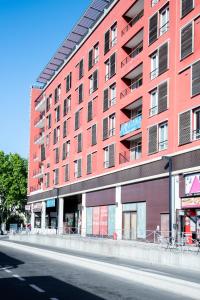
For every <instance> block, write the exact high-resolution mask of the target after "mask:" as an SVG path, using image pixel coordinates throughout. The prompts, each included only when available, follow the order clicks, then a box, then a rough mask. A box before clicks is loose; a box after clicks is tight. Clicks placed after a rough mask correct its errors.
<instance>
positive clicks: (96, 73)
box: [93, 70, 98, 92]
mask: <svg viewBox="0 0 200 300" xmlns="http://www.w3.org/2000/svg"><path fill="white" fill-rule="evenodd" d="M97 87H98V71H97V70H96V71H95V72H94V73H93V92H94V91H96V89H97Z"/></svg>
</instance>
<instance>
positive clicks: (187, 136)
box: [179, 110, 191, 145]
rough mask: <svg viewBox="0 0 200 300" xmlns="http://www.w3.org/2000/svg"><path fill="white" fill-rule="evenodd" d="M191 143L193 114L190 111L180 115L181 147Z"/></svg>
mask: <svg viewBox="0 0 200 300" xmlns="http://www.w3.org/2000/svg"><path fill="white" fill-rule="evenodd" d="M190 141H191V112H190V110H188V111H186V112H184V113H182V114H180V115H179V145H184V144H187V143H189V142H190Z"/></svg>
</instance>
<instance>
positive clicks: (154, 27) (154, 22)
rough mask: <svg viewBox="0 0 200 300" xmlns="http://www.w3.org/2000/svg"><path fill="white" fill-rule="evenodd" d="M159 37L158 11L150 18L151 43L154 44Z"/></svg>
mask: <svg viewBox="0 0 200 300" xmlns="http://www.w3.org/2000/svg"><path fill="white" fill-rule="evenodd" d="M157 37H158V13H156V14H155V15H154V16H153V17H151V19H150V20H149V44H152V43H153V42H155V41H156V40H157Z"/></svg>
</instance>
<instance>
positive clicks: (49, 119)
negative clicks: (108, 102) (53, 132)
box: [47, 114, 51, 129]
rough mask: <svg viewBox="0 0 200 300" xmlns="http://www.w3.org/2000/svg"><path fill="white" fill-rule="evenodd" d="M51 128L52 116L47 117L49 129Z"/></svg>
mask: <svg viewBox="0 0 200 300" xmlns="http://www.w3.org/2000/svg"><path fill="white" fill-rule="evenodd" d="M50 128H51V114H49V115H48V116H47V129H50Z"/></svg>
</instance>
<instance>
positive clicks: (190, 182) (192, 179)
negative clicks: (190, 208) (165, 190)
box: [185, 173, 200, 196]
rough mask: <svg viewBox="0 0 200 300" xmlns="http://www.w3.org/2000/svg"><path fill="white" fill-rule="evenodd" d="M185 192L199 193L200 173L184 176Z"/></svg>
mask: <svg viewBox="0 0 200 300" xmlns="http://www.w3.org/2000/svg"><path fill="white" fill-rule="evenodd" d="M185 194H186V195H188V196H192V195H198V194H200V173H198V174H193V175H187V176H185Z"/></svg>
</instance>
